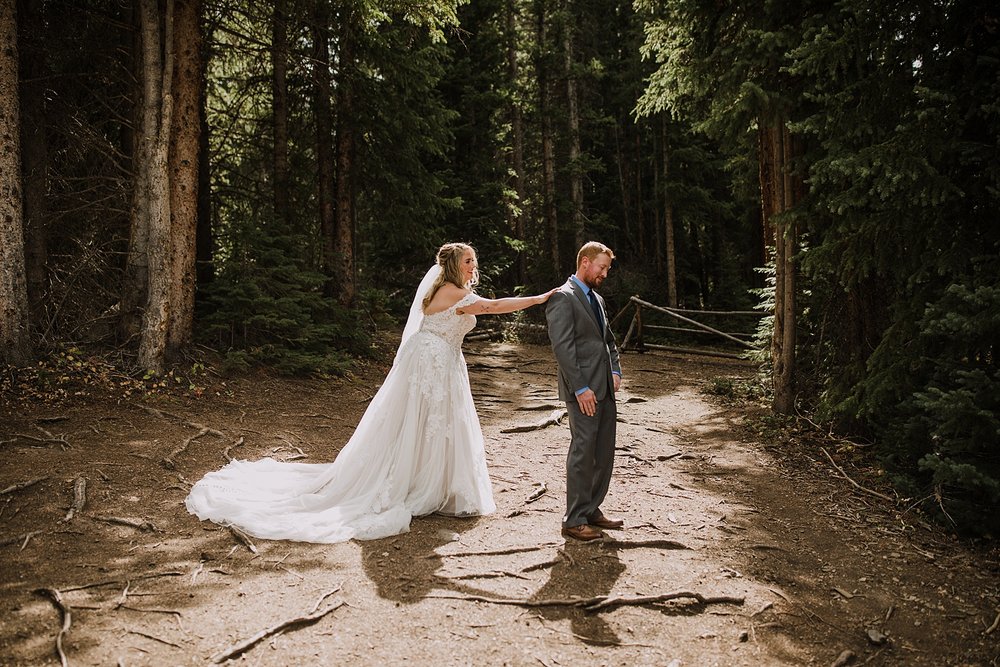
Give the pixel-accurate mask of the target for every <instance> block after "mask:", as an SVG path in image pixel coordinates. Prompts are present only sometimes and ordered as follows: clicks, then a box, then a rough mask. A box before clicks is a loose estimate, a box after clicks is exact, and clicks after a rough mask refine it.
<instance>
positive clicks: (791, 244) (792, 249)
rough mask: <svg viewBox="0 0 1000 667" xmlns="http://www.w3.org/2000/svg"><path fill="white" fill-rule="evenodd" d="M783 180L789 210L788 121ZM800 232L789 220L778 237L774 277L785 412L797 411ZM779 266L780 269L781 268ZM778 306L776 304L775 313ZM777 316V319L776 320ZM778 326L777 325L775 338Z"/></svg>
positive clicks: (777, 378)
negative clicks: (779, 296)
mask: <svg viewBox="0 0 1000 667" xmlns="http://www.w3.org/2000/svg"><path fill="white" fill-rule="evenodd" d="M780 132H781V148H782V159H781V166H782V169H781V180H782V187H781V190H782V194H783V200H782V211H790V210H791V209H792V208H793V207H794V206H795V205H796V203H798V202H797V199H798V197H797V194H798V193H797V188H796V183H795V182H794V181H795V179H794V178H793V176H792V173H791V164H792V159H793V156H794V154H795V143H794V140H793V138H792V136H791V134H790V133H789V131H788V125H787V124H786V123H784V122H783V123H782V124H781V128H780ZM796 244H797V233H796V229H795V224H794V223H793V222H786V223H784V224H782V225H781V229H780V230H779V233H778V234H777V237H776V243H775V250H776V252H775V279H776V280H778V281H780V282H781V283H782V300H781V303H780V308H781V311H782V317H781V321H782V326H781V330H780V336H781V342H780V344H779V347H778V350H777V353H778V354H777V356H776V357H775V366H774V409H775V410H776V411H778V412H781V413H783V414H792V412H793V411H794V410H795V316H796V294H795V282H796V281H795V253H796ZM778 267H780V269H779V268H778ZM778 307H779V304H778V303H775V312H776V313H777V309H778ZM777 319H778V318H777V317H775V321H777ZM777 336H778V328H777V327H775V337H777Z"/></svg>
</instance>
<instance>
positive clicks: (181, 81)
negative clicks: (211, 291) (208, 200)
mask: <svg viewBox="0 0 1000 667" xmlns="http://www.w3.org/2000/svg"><path fill="white" fill-rule="evenodd" d="M176 3H177V5H176V13H175V14H174V36H173V40H174V41H173V50H174V58H175V61H176V64H175V66H174V67H173V80H172V96H173V100H172V105H173V112H172V113H171V119H172V122H171V125H170V157H169V160H170V164H169V174H170V234H171V236H170V239H171V241H172V245H173V251H172V253H171V262H170V264H171V281H170V320H169V326H168V328H167V332H168V334H167V351H166V353H167V357H168V358H170V357H173V356H175V355H176V354H177V353H178V352H179V351H180V350H181V348H183V347H184V346H186V345H189V344H190V343H191V339H192V336H193V334H194V295H195V286H196V258H197V242H196V239H197V232H198V184H199V179H198V174H199V170H198V164H199V149H200V145H201V144H200V134H201V123H200V121H199V116H200V113H201V108H202V99H201V91H202V82H201V75H202V63H201V55H202V36H201V0H176Z"/></svg>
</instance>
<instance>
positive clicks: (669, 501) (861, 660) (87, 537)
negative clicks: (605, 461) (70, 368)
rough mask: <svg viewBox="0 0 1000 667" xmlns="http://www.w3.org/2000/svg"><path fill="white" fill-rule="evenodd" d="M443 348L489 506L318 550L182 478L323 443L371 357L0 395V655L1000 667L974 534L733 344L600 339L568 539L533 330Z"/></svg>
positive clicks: (997, 599)
mask: <svg viewBox="0 0 1000 667" xmlns="http://www.w3.org/2000/svg"><path fill="white" fill-rule="evenodd" d="M466 358H467V361H468V362H469V367H470V376H471V378H472V384H473V392H474V394H475V397H476V402H477V406H478V408H479V411H480V417H481V420H482V424H483V430H484V433H485V436H486V449H487V456H488V459H489V464H490V473H491V477H492V480H493V485H494V492H495V496H496V501H497V505H498V510H497V512H496V513H495V514H492V515H490V516H485V517H478V518H471V519H455V518H447V517H438V516H432V517H422V518H416V519H414V521H413V523H412V525H411V531H410V532H409V533H407V534H404V535H399V536H396V537H393V538H388V539H384V540H376V541H372V542H349V543H345V544H337V545H314V544H302V543H290V542H270V541H265V540H251V541H249V542H243V541H241V540H239V539H238V536H237V535H234V534H233V533H232V532H231V531H229V530H227V529H224V528H221V527H219V526H216V525H211V524H206V523H201V522H199V521H198V520H197V519H196V518H195V517H193V516H190V515H188V514H187V512H186V511H185V509H184V505H183V501H184V497H185V495H186V492H187V489H188V488H189V486H190V483H191V482H192V481H194V480H196V479H198V478H199V477H200V476H201V475H203V474H204V473H206V472H208V471H209V470H212V469H214V468H217V467H219V466H220V465H222V464H223V463H224V462H225V461H226V456H227V455H228V456H233V457H239V458H250V459H253V458H259V457H263V456H274V457H276V458H281V459H294V460H302V461H309V462H322V461H328V460H332V459H333V458H334V457H335V456H336V453H337V451H338V450H339V448H340V447H341V446H342V445H343V443H344V442H345V441H346V439H347V438H348V437H349V435H350V433H351V432H352V429H353V427H354V425H355V424H356V423H357V420H358V418H359V416H360V415H361V414H362V412H363V411H364V409H365V407H366V405H367V402H368V401H369V400H370V398H371V397H372V395H373V394H374V392H375V390H376V389H377V386H378V384H379V383H380V382H381V380H382V378H383V377H384V374H385V371H386V370H387V368H386V365H385V364H384V363H383V364H381V365H380V364H371V365H370V366H368V367H367V368H365V369H364V370H363V371H359V372H358V373H357V374H356V375H354V376H352V377H349V378H342V379H336V380H318V379H309V380H302V379H282V378H273V377H263V376H261V377H253V378H241V379H224V378H221V377H218V376H216V375H213V374H212V373H205V374H204V376H203V378H202V379H201V380H200V381H199V382H200V383H201V384H203V385H204V386H201V387H199V388H198V389H197V391H193V392H192V391H162V392H160V393H157V394H155V395H140V394H132V395H129V396H125V395H124V394H123V393H122V392H115V391H111V390H110V389H108V388H104V389H95V388H91V389H86V390H82V391H81V392H80V393H79V395H74V394H76V392H67V393H66V395H65V396H64V397H62V398H61V399H60V400H58V401H55V402H51V401H48V402H44V401H37V400H30V401H29V400H25V397H24V396H23V395H15V394H14V393H8V395H6V396H3V397H0V400H2V401H3V403H2V404H0V441H2V445H0V457H2V458H0V460H2V466H0V491H2V493H0V545H2V546H0V664H2V665H56V664H59V656H58V649H57V642H59V643H60V644H61V647H62V650H63V651H64V653H65V656H66V660H67V662H68V664H70V665H204V664H210V663H211V662H212V661H213V660H222V659H223V656H224V655H226V653H227V651H228V652H232V653H233V655H234V656H235V657H233V662H234V663H238V664H246V665H282V666H284V665H535V666H545V667H553V666H557V665H563V666H567V665H628V666H630V667H633V666H637V665H670V666H674V667H678V666H687V665H755V666H756V665H828V666H829V665H834V664H871V665H996V664H998V662H1000V645H998V641H1000V629H997V628H996V626H997V625H998V623H997V622H996V620H997V618H998V611H1000V562H998V559H997V555H996V551H995V549H993V548H990V547H989V546H987V547H983V546H975V545H969V544H964V543H961V542H959V541H958V540H956V539H954V538H953V537H951V536H949V535H948V534H947V532H946V531H943V530H941V529H938V528H933V527H931V526H929V525H927V524H926V523H924V522H923V521H921V519H920V518H919V516H917V515H915V514H914V512H913V511H907V506H908V505H909V503H906V502H903V501H892V500H888V499H883V498H880V497H878V496H876V495H874V494H872V493H868V492H865V491H862V490H859V489H858V488H856V487H855V486H853V485H852V483H851V482H850V481H849V480H848V479H847V478H845V476H844V474H846V476H847V477H849V478H851V479H853V480H855V481H856V482H857V483H858V484H861V485H862V486H864V487H866V488H868V489H870V490H872V491H876V492H878V493H882V494H886V495H891V491H889V490H887V489H886V488H885V487H883V486H879V480H878V479H877V478H866V476H865V475H864V474H863V473H862V472H861V471H860V468H854V467H852V466H851V461H852V460H854V459H853V458H852V456H853V454H852V453H851V450H850V449H845V448H844V447H843V444H842V443H838V442H836V441H834V440H832V439H824V438H822V437H820V436H815V437H806V436H804V435H797V434H796V432H795V431H794V430H789V429H784V428H772V427H770V426H769V424H770V422H769V420H768V419H767V417H766V411H765V410H764V409H763V408H762V407H760V406H756V405H754V404H752V403H747V402H745V401H743V402H737V401H733V400H727V399H726V398H725V397H720V396H718V395H716V394H718V393H719V390H720V388H723V389H724V388H726V387H729V386H731V385H732V384H733V383H736V384H739V383H740V382H742V381H744V380H746V379H747V378H750V377H752V375H753V371H754V369H753V368H752V367H751V366H749V365H748V364H746V363H744V362H736V361H721V360H709V359H707V358H695V357H686V356H680V355H673V354H667V353H654V354H645V355H639V354H628V355H625V356H624V357H623V367H624V370H625V375H626V383H625V386H624V388H623V391H622V392H621V394H620V395H619V432H618V456H617V457H616V471H615V475H614V478H613V481H612V486H611V491H610V493H609V496H608V498H607V501H606V503H605V506H604V508H605V511H606V513H607V514H608V515H610V516H614V517H620V518H623V519H624V520H625V522H626V526H625V529H624V530H621V531H609V532H608V533H607V536H606V538H605V539H604V540H602V541H599V542H593V543H578V542H566V541H565V540H564V539H563V538H562V537H561V536H560V532H559V526H560V517H561V514H562V511H563V505H564V464H565V454H566V447H567V444H568V439H569V432H568V428H567V426H566V424H565V420H562V421H561V422H560V423H558V424H551V425H549V426H546V427H544V428H536V429H532V430H523V431H521V430H519V427H527V426H531V425H533V424H538V423H540V422H543V421H544V420H546V419H547V418H548V417H550V416H552V415H553V413H556V414H558V413H557V412H556V411H558V410H559V408H560V405H559V403H558V401H557V399H556V396H555V374H554V363H553V361H552V357H551V352H550V350H549V349H548V348H547V347H545V346H541V345H531V344H508V343H492V342H471V343H467V344H466ZM713 392H714V393H713ZM722 393H727V392H725V391H723V392H722ZM206 429H207V430H206ZM824 449H825V451H826V452H829V453H830V454H831V456H833V460H834V461H836V462H837V464H838V465H839V466H840V467H841V470H842V472H843V473H844V474H841V472H839V471H838V470H837V469H836V468H835V467H834V466H833V464H832V462H831V460H829V459H828V458H827V457H826V455H825V454H824ZM35 480H39V481H35ZM80 480H83V481H80ZM33 481H35V482H34V483H33V484H30V485H25V484H26V483H29V482H33ZM84 484H85V487H84ZM81 487H84V488H81ZM75 492H76V494H77V495H75ZM81 492H82V493H81ZM83 496H85V499H86V502H85V504H83V505H82V507H79V506H78V507H76V508H73V505H74V499H75V498H81V499H82V497H83ZM78 504H79V503H78ZM60 605H62V607H63V609H65V610H66V612H68V616H67V615H66V614H64V613H61V611H60ZM310 617H314V618H310ZM286 622H290V623H289V624H288V625H287V626H286V627H284V628H283V629H282V630H279V631H276V632H273V633H268V631H269V630H272V629H274V628H275V627H277V626H279V625H281V624H283V623H286ZM991 626H992V627H991ZM61 628H64V631H63V632H62V633H60V629H61ZM262 635H266V636H263V638H262V639H260V640H259V641H257V642H255V643H251V642H250V640H252V639H253V638H254V637H255V636H262ZM244 644H245V645H246V648H245V650H243V651H240V647H241V645H244ZM838 661H839V663H838Z"/></svg>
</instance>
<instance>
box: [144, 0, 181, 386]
mask: <svg viewBox="0 0 1000 667" xmlns="http://www.w3.org/2000/svg"><path fill="white" fill-rule="evenodd" d="M173 4H174V3H173V0H167V4H166V12H165V15H164V16H163V21H162V23H161V21H160V16H159V12H158V6H157V5H158V3H157V0H140V7H139V14H140V18H139V22H140V24H141V25H142V40H143V48H142V50H143V80H144V81H145V82H146V85H145V92H146V93H148V95H149V96H148V97H146V96H144V98H143V102H142V103H143V117H144V118H143V120H144V122H143V126H144V128H143V129H144V133H145V132H147V131H149V130H150V129H151V130H152V132H151V136H144V137H143V139H142V141H143V142H144V143H148V151H149V153H148V157H149V169H148V178H147V182H146V183H145V188H144V189H145V191H146V195H147V196H148V200H149V208H148V211H147V215H148V221H147V225H146V227H147V229H148V235H149V236H148V239H149V241H148V247H147V251H148V257H149V278H148V285H147V298H146V307H145V310H144V311H143V318H142V335H141V338H140V340H139V364H140V366H142V367H143V368H145V369H147V370H151V371H154V372H156V373H159V372H162V371H163V369H164V366H165V355H166V349H167V338H168V327H169V324H170V316H171V313H170V306H171V302H170V294H171V286H170V282H171V279H172V276H173V274H172V251H173V243H172V239H171V233H170V231H171V230H170V218H171V216H170V194H171V193H170V168H169V153H170V127H171V122H172V121H171V117H172V115H173V100H172V97H171V93H170V86H171V82H172V81H173V67H174V65H173V63H174V54H173V48H174V46H173V14H174V11H173V9H174V7H173ZM161 49H162V50H163V55H162V57H161Z"/></svg>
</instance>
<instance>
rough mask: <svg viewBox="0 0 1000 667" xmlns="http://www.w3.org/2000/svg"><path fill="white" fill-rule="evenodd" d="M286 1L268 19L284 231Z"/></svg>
mask: <svg viewBox="0 0 1000 667" xmlns="http://www.w3.org/2000/svg"><path fill="white" fill-rule="evenodd" d="M286 2H287V0H274V14H273V15H272V17H271V67H272V71H273V75H272V77H271V96H272V122H273V125H274V217H275V219H277V220H279V221H280V222H281V223H282V225H283V226H284V227H285V228H286V229H287V228H288V227H289V224H290V222H291V218H290V217H289V204H288V195H289V182H290V181H289V168H288V27H287V25H286V12H285V7H286Z"/></svg>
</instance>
